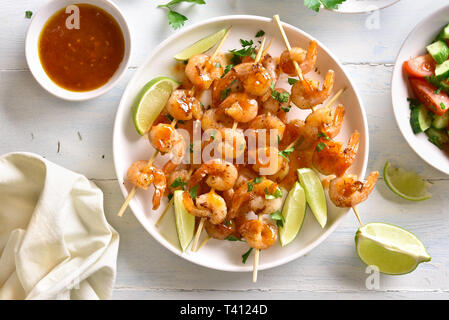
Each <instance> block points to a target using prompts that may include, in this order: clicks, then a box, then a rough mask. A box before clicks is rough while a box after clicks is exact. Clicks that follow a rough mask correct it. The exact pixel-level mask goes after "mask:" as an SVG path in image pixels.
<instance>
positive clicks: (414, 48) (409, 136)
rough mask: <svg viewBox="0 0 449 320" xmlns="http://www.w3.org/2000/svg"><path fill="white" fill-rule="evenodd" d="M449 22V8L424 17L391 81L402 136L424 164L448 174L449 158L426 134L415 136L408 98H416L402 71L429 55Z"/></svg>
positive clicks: (403, 49) (403, 50) (404, 46)
mask: <svg viewBox="0 0 449 320" xmlns="http://www.w3.org/2000/svg"><path fill="white" fill-rule="evenodd" d="M448 23H449V6H446V7H444V8H441V9H438V11H437V12H435V13H433V14H431V15H429V16H428V17H426V18H424V19H423V20H422V21H421V22H420V23H419V24H418V25H417V26H416V27H415V28H414V29H413V30H412V32H410V34H409V36H408V37H407V39H405V41H404V43H403V44H402V47H401V49H400V50H399V54H398V56H397V58H396V62H395V67H394V70H393V76H392V79H391V99H392V102H393V111H394V116H395V118H396V122H397V124H398V126H399V129H400V130H401V133H402V135H403V136H404V138H405V140H406V141H407V142H408V144H409V145H410V147H411V148H412V149H413V150H414V151H415V152H416V153H417V154H418V155H419V156H420V157H421V158H422V159H423V160H424V161H426V162H427V163H428V164H429V165H431V166H432V167H434V168H435V169H437V170H439V171H441V172H444V173H445V174H449V156H448V155H447V154H445V153H444V152H443V151H442V150H440V149H438V147H436V146H435V145H434V144H432V143H431V142H429V141H428V139H427V136H426V135H425V134H424V133H420V134H414V133H413V131H412V127H411V126H410V107H409V102H408V101H407V98H408V97H413V93H412V90H411V88H410V86H409V81H408V77H407V76H406V75H405V74H404V73H403V71H402V64H403V62H404V61H406V60H409V59H410V58H413V57H416V56H419V55H423V54H425V53H427V51H426V46H427V45H429V44H430V43H431V42H432V41H433V40H434V39H435V38H436V36H437V35H438V33H439V32H440V31H441V29H442V28H443V27H444V26H446V25H447V24H448Z"/></svg>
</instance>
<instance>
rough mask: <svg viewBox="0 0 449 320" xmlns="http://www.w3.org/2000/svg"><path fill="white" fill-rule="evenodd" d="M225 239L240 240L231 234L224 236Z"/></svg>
mask: <svg viewBox="0 0 449 320" xmlns="http://www.w3.org/2000/svg"><path fill="white" fill-rule="evenodd" d="M225 240H228V241H242V240H240V239H239V238H237V237H236V236H233V235H232V234H231V235H230V236H229V237H227V238H225Z"/></svg>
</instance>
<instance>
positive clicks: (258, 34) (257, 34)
mask: <svg viewBox="0 0 449 320" xmlns="http://www.w3.org/2000/svg"><path fill="white" fill-rule="evenodd" d="M264 35H265V31H263V30H259V31H257V33H256V38H260V37H263V36H264Z"/></svg>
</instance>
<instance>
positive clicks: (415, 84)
mask: <svg viewBox="0 0 449 320" xmlns="http://www.w3.org/2000/svg"><path fill="white" fill-rule="evenodd" d="M410 85H411V87H412V90H413V92H414V93H415V96H416V98H417V99H418V100H419V101H421V102H422V103H424V105H425V106H426V107H427V108H428V109H429V110H430V111H432V112H433V113H435V114H437V115H439V116H441V115H443V114H445V113H446V112H447V111H448V110H449V97H448V96H447V94H446V93H445V92H442V91H441V92H440V93H439V94H436V93H435V91H436V90H437V88H435V87H434V86H432V85H431V84H430V83H428V82H427V81H426V80H423V79H417V78H411V79H410Z"/></svg>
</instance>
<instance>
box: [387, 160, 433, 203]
mask: <svg viewBox="0 0 449 320" xmlns="http://www.w3.org/2000/svg"><path fill="white" fill-rule="evenodd" d="M384 178H385V183H386V184H387V186H388V188H390V190H391V191H393V192H394V193H396V194H397V195H398V196H400V197H402V198H404V199H407V200H411V201H422V200H427V199H430V198H431V197H432V195H431V194H430V193H429V192H428V191H427V188H428V187H429V183H428V182H426V181H424V180H423V179H422V178H421V177H420V176H419V175H417V174H416V173H415V172H413V171H405V170H404V169H401V168H394V167H392V166H391V165H390V163H389V162H388V161H387V163H385V167H384Z"/></svg>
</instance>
